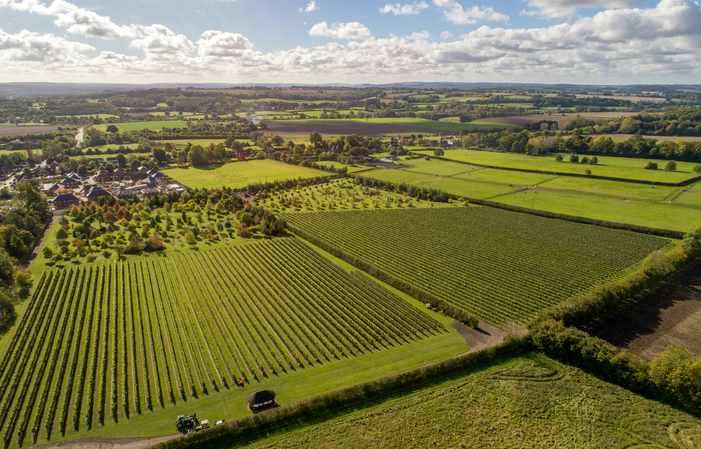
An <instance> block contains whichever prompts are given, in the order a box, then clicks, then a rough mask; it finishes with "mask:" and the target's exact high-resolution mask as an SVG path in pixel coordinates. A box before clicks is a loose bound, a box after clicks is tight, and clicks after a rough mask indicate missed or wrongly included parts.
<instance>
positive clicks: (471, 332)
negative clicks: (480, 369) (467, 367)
mask: <svg viewBox="0 0 701 449" xmlns="http://www.w3.org/2000/svg"><path fill="white" fill-rule="evenodd" d="M451 327H452V328H453V329H455V330H456V331H458V334H460V336H461V337H462V338H464V339H465V342H467V345H468V346H469V347H470V350H469V351H467V352H466V354H470V353H472V352H477V351H481V350H482V349H486V348H491V347H492V346H496V345H498V344H501V343H502V342H503V341H504V338H505V337H506V332H504V331H503V330H501V329H499V328H498V327H495V326H492V325H491V324H489V323H486V322H484V321H482V320H480V321H479V323H478V324H477V328H476V329H472V328H471V327H469V326H465V325H464V324H462V323H460V322H457V321H455V322H454V323H453V324H451Z"/></svg>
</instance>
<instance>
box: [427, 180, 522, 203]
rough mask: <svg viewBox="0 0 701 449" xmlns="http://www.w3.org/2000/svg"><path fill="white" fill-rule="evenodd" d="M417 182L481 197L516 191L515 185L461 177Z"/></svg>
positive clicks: (466, 195)
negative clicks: (508, 185) (475, 180)
mask: <svg viewBox="0 0 701 449" xmlns="http://www.w3.org/2000/svg"><path fill="white" fill-rule="evenodd" d="M415 184H416V185H417V186H420V187H426V188H431V189H436V190H442V191H444V192H448V193H452V194H454V195H459V196H464V197H469V198H479V199H489V198H493V197H495V196H499V195H503V194H505V193H509V192H513V191H514V187H507V186H501V185H496V184H491V183H487V182H470V181H466V180H463V179H460V178H437V179H431V180H428V181H426V182H419V183H415Z"/></svg>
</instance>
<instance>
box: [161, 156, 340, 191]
mask: <svg viewBox="0 0 701 449" xmlns="http://www.w3.org/2000/svg"><path fill="white" fill-rule="evenodd" d="M164 173H165V174H167V175H168V176H170V177H171V178H173V179H175V180H176V181H178V182H181V183H183V184H185V185H186V186H188V187H190V188H193V189H194V188H203V187H204V188H209V189H214V188H217V187H224V186H227V187H231V188H236V189H238V188H243V187H246V186H247V185H249V184H255V183H259V182H266V181H267V182H272V181H285V180H288V179H296V178H315V177H318V176H328V175H329V173H328V172H324V171H321V170H314V169H312V168H306V167H300V166H298V165H290V164H285V163H284V162H276V161H273V160H270V159H264V160H255V161H247V162H232V163H228V164H224V165H220V166H211V167H188V168H178V167H172V168H171V169H169V170H166V171H165V172H164Z"/></svg>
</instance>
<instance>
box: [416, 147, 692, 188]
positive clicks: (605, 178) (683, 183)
mask: <svg viewBox="0 0 701 449" xmlns="http://www.w3.org/2000/svg"><path fill="white" fill-rule="evenodd" d="M478 151H481V150H478ZM487 153H489V151H487ZM409 154H411V155H413V156H421V157H427V156H428V157H430V158H432V159H438V160H440V161H446V162H455V163H458V164H465V165H472V166H475V167H482V168H493V169H496V170H510V171H519V172H523V173H537V174H541V175H557V176H571V177H573V178H587V179H599V180H603V181H618V182H631V183H634V184H645V185H651V186H661V187H685V186H688V185H690V184H694V183H696V182H698V181H701V176H694V177H692V178H689V179H685V180H684V181H681V182H662V181H647V180H644V179H631V178H616V177H613V176H600V175H586V174H583V173H564V172H558V171H549V170H535V169H530V168H516V167H501V166H497V165H486V164H477V163H475V162H466V161H458V160H456V159H450V158H447V157H444V156H431V155H426V154H423V153H416V152H414V151H410V152H409ZM504 154H506V153H504Z"/></svg>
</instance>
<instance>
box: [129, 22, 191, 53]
mask: <svg viewBox="0 0 701 449" xmlns="http://www.w3.org/2000/svg"><path fill="white" fill-rule="evenodd" d="M141 31H142V32H143V34H144V36H143V37H141V38H140V39H134V40H133V41H131V44H130V45H129V46H130V47H132V48H136V49H138V50H142V51H143V52H144V54H145V55H146V57H147V58H152V59H183V58H186V57H188V56H189V55H190V53H191V52H192V51H193V50H194V49H195V46H194V45H193V44H192V42H190V40H189V39H188V38H187V37H185V36H184V35H182V34H175V33H174V32H173V31H172V30H170V29H169V28H167V27H165V26H163V25H150V26H146V27H141Z"/></svg>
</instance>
